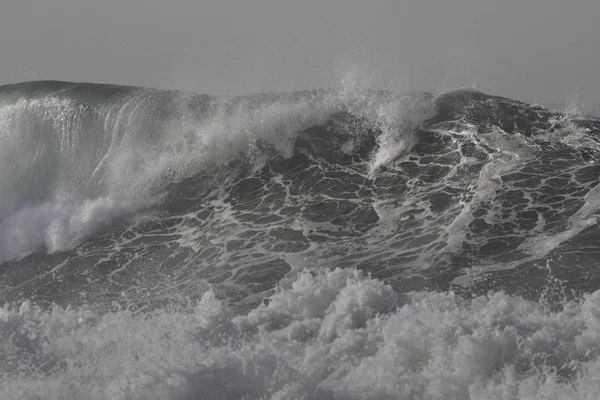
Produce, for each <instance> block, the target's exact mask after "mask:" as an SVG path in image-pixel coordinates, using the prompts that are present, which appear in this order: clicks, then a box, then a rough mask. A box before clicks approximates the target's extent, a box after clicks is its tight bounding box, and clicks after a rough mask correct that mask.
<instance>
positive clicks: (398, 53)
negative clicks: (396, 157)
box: [0, 0, 600, 102]
mask: <svg viewBox="0 0 600 400" xmlns="http://www.w3.org/2000/svg"><path fill="white" fill-rule="evenodd" d="M0 57H1V60H2V61H1V68H0V83H10V82H17V81H23V80H31V79H61V80H74V81H95V82H108V83H117V84H128V85H142V86H153V87H162V88H179V89H187V90H193V91H199V92H210V93H243V92H255V91H265V90H269V91H272V90H292V89H304V88H318V87H324V86H327V87H332V86H338V85H339V84H340V83H341V81H342V79H343V78H344V77H346V78H348V77H349V76H350V77H352V76H355V77H357V80H358V81H359V82H362V83H363V84H372V85H378V86H380V87H384V88H386V87H387V88H396V89H417V90H432V91H442V90H447V89H451V88H455V87H458V86H475V87H476V88H477V89H479V90H482V91H485V92H488V93H492V94H500V95H505V96H510V97H514V98H519V99H523V100H528V101H540V102H546V101H571V100H575V101H584V102H597V101H600V76H599V75H600V74H599V72H600V1H598V0H371V1H368V0H301V1H291V0H287V1H286V0H238V1H233V0H204V1H203V0H196V1H192V0H160V1H159V0H3V2H2V4H1V5H0Z"/></svg>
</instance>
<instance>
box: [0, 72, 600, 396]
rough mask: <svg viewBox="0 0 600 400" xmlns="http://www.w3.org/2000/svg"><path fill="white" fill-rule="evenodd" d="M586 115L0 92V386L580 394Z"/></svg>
mask: <svg viewBox="0 0 600 400" xmlns="http://www.w3.org/2000/svg"><path fill="white" fill-rule="evenodd" d="M599 132H600V120H598V119H596V118H595V117H592V116H587V115H586V114H585V113H582V112H577V110H573V109H570V110H568V112H564V113H563V112H558V111H553V110H549V109H546V108H544V107H542V106H538V105H529V104H525V103H522V102H518V101H515V100H511V99H507V98H501V97H496V96H491V95H487V94H484V93H480V92H477V91H472V90H459V91H455V92H449V93H445V94H441V95H435V94H432V93H417V92H410V93H392V92H385V91H372V90H361V89H357V88H348V89H340V90H329V89H328V90H314V91H307V92H294V93H284V94H257V95H247V96H239V97H225V96H210V95H198V94H194V93H186V92H175V91H161V90H154V89H145V88H135V87H122V86H111V85H99V84H82V83H77V84H76V83H66V82H27V83H21V84H16V85H8V86H1V87H0V304H1V305H2V307H0V398H1V399H469V398H470V399H542V398H543V399H565V398H568V399H595V398H597V393H598V390H599V389H600V380H598V378H597V376H598V374H599V372H600V291H598V289H600V272H598V271H599V270H598V268H597V266H598V260H599V259H600V258H599V256H600V242H599V240H598V238H599V237H600V227H599V225H598V216H599V215H600V186H598V184H599V183H600V166H598V160H600V139H598V133H599Z"/></svg>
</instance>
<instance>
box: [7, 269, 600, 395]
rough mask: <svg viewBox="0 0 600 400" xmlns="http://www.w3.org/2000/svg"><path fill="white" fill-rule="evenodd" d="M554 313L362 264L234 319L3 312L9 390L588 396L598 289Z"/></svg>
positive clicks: (300, 281) (225, 314)
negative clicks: (397, 287)
mask: <svg viewBox="0 0 600 400" xmlns="http://www.w3.org/2000/svg"><path fill="white" fill-rule="evenodd" d="M563 306H564V307H563V310H562V311H560V312H549V311H548V310H547V309H546V308H545V307H544V305H543V304H537V303H533V302H529V301H526V300H524V299H522V298H518V297H510V296H508V295H504V294H500V293H498V294H490V295H489V296H484V297H477V298H473V299H470V300H466V299H462V298H460V297H457V296H454V295H452V294H449V293H428V292H414V293H410V294H408V295H402V294H400V293H398V292H396V291H394V290H393V289H392V288H391V287H390V286H388V285H385V284H384V283H383V282H381V281H379V280H376V279H370V278H367V277H365V276H364V275H363V274H361V273H360V272H358V271H355V270H350V269H346V270H342V269H336V270H333V271H330V272H320V273H309V272H303V273H300V274H299V275H298V277H297V279H296V280H295V281H293V282H291V283H290V284H289V285H286V286H284V287H280V288H279V289H278V290H277V292H276V293H275V294H273V295H272V296H271V297H270V298H269V299H268V301H267V302H266V303H265V304H262V305H260V306H258V307H256V308H254V309H252V310H250V311H249V312H247V313H244V314H241V315H237V316H235V315H234V314H232V312H231V311H230V310H229V309H228V307H227V305H226V304H225V303H223V302H222V301H219V300H217V299H216V298H215V295H214V293H213V292H212V291H210V290H208V291H207V292H205V294H204V295H203V296H202V298H201V300H200V301H199V302H198V303H197V304H194V305H190V306H189V307H183V306H180V307H178V308H167V309H162V310H160V311H155V312H152V313H149V314H136V313H134V312H131V311H127V310H120V311H113V312H109V313H105V314H103V315H98V314H95V313H94V312H92V311H89V310H86V309H85V308H68V309H63V308H54V309H51V310H46V311H44V310H41V309H38V308H36V307H34V306H32V305H31V304H29V303H25V304H23V305H22V306H21V307H20V308H3V309H0V332H1V333H2V335H1V336H0V351H1V352H2V354H3V357H2V359H1V360H0V377H1V378H2V386H1V387H0V395H1V397H2V399H6V400H12V399H29V398H31V399H34V398H36V399H39V398H43V399H61V400H68V399H78V400H82V399H90V400H91V399H107V398H110V399H180V400H183V399H197V398H203V399H242V398H243V399H388V398H389V399H392V398H394V399H397V398H418V399H450V398H455V399H459V398H460V399H465V398H472V399H506V398H519V399H539V398H545V399H564V398H569V399H591V398H595V397H594V396H595V395H596V393H597V392H598V390H599V389H600V387H599V384H598V380H597V379H596V376H597V374H598V369H599V368H600V358H599V357H600V346H599V343H600V340H599V339H600V336H599V335H600V325H599V324H598V318H597V316H598V314H599V313H600V296H599V294H598V292H595V293H593V294H590V295H588V296H586V297H585V298H584V299H583V300H582V301H581V302H580V303H574V302H568V303H565V304H564V305H563Z"/></svg>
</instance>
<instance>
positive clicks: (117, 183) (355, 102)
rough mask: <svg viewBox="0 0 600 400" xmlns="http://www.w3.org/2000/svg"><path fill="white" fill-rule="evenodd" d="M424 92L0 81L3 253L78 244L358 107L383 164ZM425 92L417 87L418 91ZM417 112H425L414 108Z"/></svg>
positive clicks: (282, 152) (287, 148) (1, 256)
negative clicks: (245, 90) (181, 186)
mask: <svg viewBox="0 0 600 400" xmlns="http://www.w3.org/2000/svg"><path fill="white" fill-rule="evenodd" d="M416 97H417V96H416V95H413V96H394V95H390V94H383V93H380V92H367V91H348V90H345V91H314V92H303V93H292V94H283V95H277V94H264V95H252V96H245V97H237V98H226V97H214V96H208V95H193V94H189V93H183V92H175V91H160V90H151V89H142V88H128V87H118V86H110V85H94V84H74V83H64V82H34V83H23V84H17V85H9V86H3V87H0V152H1V153H0V163H1V165H0V185H1V186H0V193H2V194H1V195H0V262H3V261H7V260H10V259H13V258H15V257H19V256H22V255H24V254H27V253H29V252H31V251H33V250H36V249H38V248H39V247H40V246H43V245H45V247H46V248H47V250H49V251H50V252H52V251H56V250H64V249H68V248H71V247H73V246H75V245H77V244H78V243H80V242H81V240H83V239H84V238H86V237H89V236H90V235H93V234H95V233H98V231H100V230H101V229H103V228H106V227H107V226H109V225H110V224H111V223H112V221H114V220H118V219H121V218H122V217H123V216H125V215H129V214H131V213H132V212H135V211H137V210H140V209H143V208H145V207H148V206H151V205H153V204H156V203H157V202H159V201H160V195H161V194H162V190H163V189H164V188H165V187H166V186H167V185H168V184H170V183H173V182H177V181H181V180H183V179H185V178H189V177H193V176H196V175H198V174H201V173H203V174H210V173H214V172H216V171H217V170H219V168H221V167H224V166H227V165H229V164H232V163H234V162H235V163H238V164H242V163H243V162H245V163H249V164H255V163H260V162H262V161H264V159H265V158H268V157H273V156H275V155H276V156H280V157H283V158H289V157H290V156H291V155H292V154H293V153H294V144H295V141H296V137H297V135H298V133H300V132H302V131H303V130H305V129H307V128H309V127H313V126H317V125H322V124H323V123H324V122H325V121H326V120H327V118H329V117H330V116H331V115H332V114H334V113H336V112H341V111H344V112H349V113H351V114H352V115H354V116H356V117H359V118H362V119H365V121H368V123H369V124H370V125H371V126H372V127H374V128H377V129H380V130H382V131H385V134H384V135H385V137H384V138H382V140H384V141H385V143H383V145H382V146H381V152H380V154H379V155H376V156H375V158H374V161H373V162H374V168H375V167H377V166H378V165H380V164H382V163H385V162H386V160H387V159H389V158H390V157H394V154H397V153H398V152H400V151H401V149H402V147H403V145H402V144H401V143H402V140H401V139H400V138H399V136H398V135H399V130H398V128H399V126H400V125H404V124H406V123H407V122H411V121H418V119H419V118H422V117H423V115H425V114H426V113H427V111H426V110H425V108H426V106H425V105H424V103H422V104H420V105H419V107H416V103H417V100H416ZM425 97H426V96H419V98H420V100H421V101H423V99H424V98H425ZM417 108H418V112H419V114H420V115H419V116H413V115H411V114H412V113H413V112H417Z"/></svg>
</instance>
